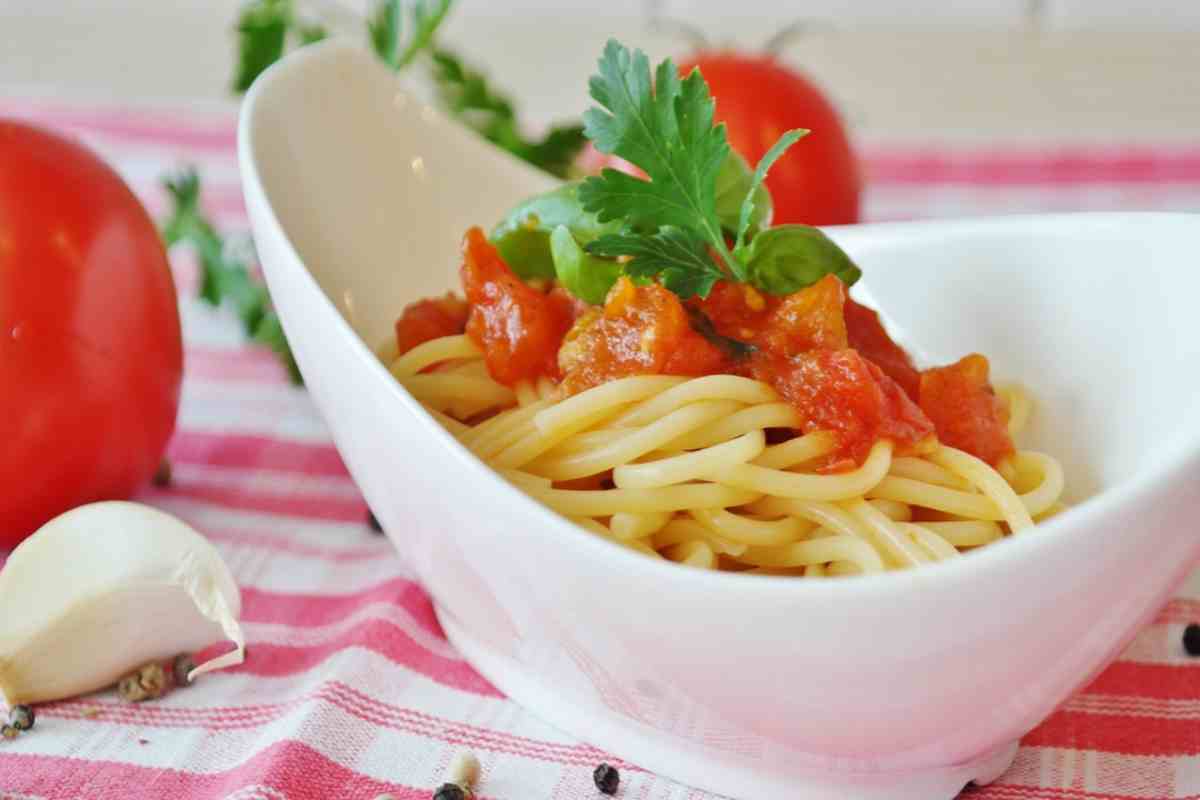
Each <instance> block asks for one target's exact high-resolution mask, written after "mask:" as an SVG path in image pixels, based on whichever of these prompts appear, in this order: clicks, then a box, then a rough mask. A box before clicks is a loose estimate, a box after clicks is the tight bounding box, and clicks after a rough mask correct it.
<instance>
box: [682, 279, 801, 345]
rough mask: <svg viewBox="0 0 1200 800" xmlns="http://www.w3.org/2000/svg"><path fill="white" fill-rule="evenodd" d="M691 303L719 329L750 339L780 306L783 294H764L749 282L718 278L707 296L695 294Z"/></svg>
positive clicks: (737, 336) (740, 337)
mask: <svg viewBox="0 0 1200 800" xmlns="http://www.w3.org/2000/svg"><path fill="white" fill-rule="evenodd" d="M688 303H689V304H690V305H691V306H692V307H693V308H695V309H699V310H700V311H702V312H704V316H706V317H708V319H709V320H710V321H711V322H712V324H713V328H714V329H715V330H716V331H717V333H719V334H721V335H722V336H728V337H729V338H730V339H738V340H740V341H743V342H749V341H751V340H752V339H754V337H755V336H756V335H758V332H759V331H760V330H761V329H762V327H763V325H764V324H765V322H766V319H767V317H768V316H769V315H770V314H771V312H772V311H774V310H775V308H776V307H778V306H779V303H780V298H778V297H775V296H773V295H769V294H763V293H762V292H760V291H758V290H757V289H755V288H754V287H753V286H751V285H750V284H748V283H731V282H729V281H717V282H716V283H715V284H714V285H713V288H712V291H711V292H709V293H708V297H705V298H703V299H701V298H699V297H693V298H692V299H691V300H689V301H688Z"/></svg>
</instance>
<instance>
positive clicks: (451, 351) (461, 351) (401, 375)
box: [389, 334, 483, 383]
mask: <svg viewBox="0 0 1200 800" xmlns="http://www.w3.org/2000/svg"><path fill="white" fill-rule="evenodd" d="M482 356H483V351H482V350H480V349H479V345H477V344H475V342H473V341H472V340H471V337H469V336H467V335H466V334H460V335H458V336H442V337H439V338H437V339H430V340H429V341H428V342H422V343H421V344H419V345H417V346H416V347H414V348H413V349H411V350H409V351H408V352H407V353H405V354H404V355H402V356H400V357H399V358H397V359H396V360H395V361H393V362H392V365H391V367H390V368H389V369H390V371H391V373H392V374H393V375H395V376H396V379H397V380H399V381H400V382H401V383H403V382H404V380H405V379H406V378H410V377H412V376H413V375H416V374H417V373H419V372H420V371H421V370H423V369H425V368H426V367H431V366H433V365H434V364H437V363H439V362H442V361H454V360H457V359H462V358H481V357H482Z"/></svg>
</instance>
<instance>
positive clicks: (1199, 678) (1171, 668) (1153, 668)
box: [1083, 661, 1200, 700]
mask: <svg viewBox="0 0 1200 800" xmlns="http://www.w3.org/2000/svg"><path fill="white" fill-rule="evenodd" d="M1083 691H1084V692H1085V693H1088V692H1095V693H1096V694H1114V695H1129V696H1132V697H1152V698H1157V699H1165V700H1171V699H1175V700H1196V699H1200V665H1197V666H1189V665H1182V664H1179V665H1176V664H1143V663H1138V662H1129V661H1117V662H1115V663H1113V664H1111V665H1109V667H1108V669H1106V670H1104V672H1102V673H1100V675H1099V676H1098V677H1097V678H1096V679H1095V680H1094V681H1092V682H1091V683H1090V684H1089V685H1088V686H1087V687H1085V688H1084V690H1083Z"/></svg>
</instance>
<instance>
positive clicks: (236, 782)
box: [0, 738, 430, 800]
mask: <svg viewBox="0 0 1200 800" xmlns="http://www.w3.org/2000/svg"><path fill="white" fill-rule="evenodd" d="M130 746H131V747H136V746H137V745H135V744H133V742H132V738H131V741H130ZM146 746H147V747H151V746H153V742H150V743H149V744H148V745H146ZM0 785H2V786H3V787H4V790H5V791H9V792H19V793H23V794H33V795H37V796H40V797H45V798H48V800H78V798H81V797H137V798H139V800H178V799H179V798H180V797H226V796H228V795H230V794H232V793H234V792H236V791H238V790H241V789H248V788H252V787H256V786H265V787H268V788H269V789H273V790H275V791H278V792H282V793H284V794H285V795H286V796H287V797H288V798H290V800H326V799H327V798H332V797H374V796H376V795H378V794H381V793H383V792H389V793H391V794H392V795H393V796H395V797H396V798H397V800H427V799H428V797H429V795H430V789H429V788H427V787H426V788H416V787H411V786H406V785H403V784H399V783H391V782H385V781H379V780H376V779H374V778H370V777H367V776H366V775H362V774H360V773H358V772H355V771H354V770H351V769H349V768H347V767H346V766H344V765H342V764H340V763H338V762H337V761H334V760H332V759H330V758H328V757H326V756H325V755H323V754H322V753H320V752H318V751H317V750H315V749H314V748H312V747H310V746H308V745H307V744H304V743H302V742H298V741H294V740H290V739H289V740H288V741H285V742H279V743H276V744H273V745H271V746H269V747H266V748H264V749H263V750H260V751H259V752H257V753H255V754H254V755H253V756H251V757H250V758H248V759H247V760H246V761H245V762H243V763H242V764H239V765H238V766H236V767H234V768H232V769H229V770H225V771H223V772H210V773H197V772H189V771H185V770H180V769H173V768H164V767H145V766H140V765H136V764H126V763H122V762H118V761H93V760H88V759H82V758H73V757H70V756H47V755H28V754H24V753H8V754H5V756H4V758H3V759H0Z"/></svg>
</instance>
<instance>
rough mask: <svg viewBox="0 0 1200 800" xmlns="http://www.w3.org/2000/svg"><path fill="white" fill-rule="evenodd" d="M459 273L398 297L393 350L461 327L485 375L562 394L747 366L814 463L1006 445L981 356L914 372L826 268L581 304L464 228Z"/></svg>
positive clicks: (641, 290)
mask: <svg viewBox="0 0 1200 800" xmlns="http://www.w3.org/2000/svg"><path fill="white" fill-rule="evenodd" d="M461 278H462V283H463V289H464V291H465V292H466V298H467V299H466V302H465V303H464V302H463V301H461V300H458V299H457V298H455V297H454V296H453V295H447V296H446V297H442V298H435V299H430V300H422V301H420V302H417V303H413V304H411V305H409V306H408V307H407V308H405V310H404V313H403V315H402V316H401V317H400V319H399V320H398V321H397V322H396V338H397V343H398V344H399V346H400V351H401V352H405V351H407V350H409V349H411V348H412V347H415V346H416V345H418V344H420V343H421V342H425V341H428V340H430V339H433V338H436V337H438V336H447V335H451V334H455V333H461V332H463V331H464V330H465V332H466V333H467V335H468V336H470V337H471V338H472V339H473V340H474V341H475V342H476V343H478V344H479V346H480V347H481V348H482V349H483V351H484V353H485V359H486V363H487V367H488V371H489V373H490V374H491V375H492V377H493V378H495V379H496V380H497V381H499V382H501V383H504V384H507V385H510V386H511V385H513V384H514V383H516V382H517V381H521V380H529V379H535V378H538V377H542V376H548V377H551V378H554V379H556V380H559V381H560V383H561V385H562V386H563V387H564V389H565V390H566V392H567V393H568V394H575V393H578V392H581V391H584V390H586V389H590V388H592V387H593V386H598V385H600V384H602V383H605V382H607V381H611V380H614V379H617V378H623V377H627V376H630V375H686V376H699V375H711V374H717V373H731V374H738V375H749V376H752V377H754V378H756V379H758V380H761V381H765V382H766V383H769V384H770V385H771V386H772V387H774V388H775V390H776V391H778V392H779V394H780V396H782V397H783V398H784V399H785V400H786V401H787V402H788V403H790V404H791V405H792V406H794V407H795V408H796V410H797V412H799V415H800V419H801V429H802V430H803V431H804V432H812V431H818V430H829V431H833V432H834V433H835V434H836V435H837V437H838V449H837V450H836V452H835V453H834V454H833V456H831V458H830V460H829V462H828V463H827V464H826V466H825V467H824V469H825V470H826V471H837V470H843V469H852V468H853V467H854V466H856V465H858V464H861V463H862V462H863V460H864V459H865V458H866V456H867V454H868V453H869V452H870V451H871V448H872V446H873V445H874V444H875V442H876V441H878V440H880V439H888V440H891V441H892V442H893V443H894V444H895V445H896V452H897V453H898V454H901V455H903V454H905V453H916V452H923V451H924V448H926V447H927V446H928V445H929V444H930V443H932V442H933V441H935V439H934V436H936V437H937V438H938V439H940V440H941V441H942V442H944V443H946V444H947V445H950V446H952V447H956V448H959V449H961V450H965V451H966V452H968V453H971V454H973V455H976V456H978V457H980V458H982V459H984V460H985V461H987V462H988V463H990V464H993V465H994V464H996V463H998V462H999V461H1000V460H1002V459H1004V458H1005V457H1007V456H1009V455H1011V454H1012V453H1013V444H1012V439H1011V438H1010V437H1009V435H1008V429H1007V424H1008V413H1007V409H1006V408H1005V407H1004V404H1003V403H1002V402H1001V401H1000V400H999V399H998V398H997V397H996V395H995V392H994V391H993V390H992V387H991V384H990V383H989V382H988V362H987V359H986V358H984V357H983V356H980V355H971V356H967V357H966V358H964V359H962V360H961V361H959V362H958V363H956V364H951V365H950V366H947V367H938V368H934V369H929V370H925V371H924V372H919V371H918V370H917V369H916V367H915V366H914V365H913V362H912V359H911V358H910V357H909V355H908V353H906V352H905V351H904V349H903V348H902V347H900V346H899V345H898V344H896V342H894V341H893V340H892V338H891V337H890V336H889V335H888V333H887V331H886V330H885V329H884V327H883V325H882V323H881V322H880V321H879V315H878V314H876V313H875V312H874V311H873V310H871V309H869V308H867V307H865V306H862V305H860V304H858V303H856V302H855V301H854V300H852V299H850V298H849V297H848V295H847V292H846V286H845V284H843V283H842V282H841V280H839V279H838V278H836V277H835V276H832V275H827V276H826V277H824V278H822V279H821V280H819V281H817V282H816V283H815V284H813V285H812V286H809V287H807V288H805V289H802V290H800V291H798V292H795V293H793V294H791V295H788V296H786V297H774V296H770V295H765V294H762V293H761V292H759V291H758V290H756V289H755V288H754V287H752V286H749V285H747V284H739V283H731V282H729V281H720V282H718V283H717V284H716V285H715V286H714V287H713V289H712V291H711V292H710V293H709V295H708V297H706V298H703V299H701V298H691V299H689V300H688V301H687V303H686V304H685V303H684V302H683V301H681V300H680V298H679V297H678V296H677V295H676V294H674V293H673V292H670V291H668V290H667V289H664V288H663V287H662V286H660V285H659V284H656V283H651V284H645V285H637V284H635V283H634V282H633V281H631V280H630V279H629V278H627V277H623V278H621V279H619V280H618V281H617V283H616V284H615V285H614V286H613V288H612V289H611V290H610V291H609V294H608V297H607V298H606V300H605V303H604V306H603V307H591V306H588V305H587V304H586V303H583V302H582V301H580V300H578V299H576V298H574V297H573V296H572V295H570V294H569V293H568V292H566V291H565V290H564V289H562V288H561V287H559V288H553V289H550V290H549V291H541V290H539V289H537V288H534V287H532V286H530V285H529V284H526V283H525V282H524V281H522V280H521V279H520V278H519V277H518V276H517V275H516V274H515V273H513V271H512V270H511V269H510V268H509V266H508V265H507V264H505V263H504V260H503V259H502V258H501V256H500V254H499V252H498V251H497V250H496V248H495V247H494V246H493V245H492V244H491V243H490V242H488V240H487V238H486V237H485V236H484V233H483V231H482V230H480V229H479V228H472V229H471V230H469V231H467V234H466V237H465V238H464V241H463V264H462V269H461ZM731 340H732V341H731Z"/></svg>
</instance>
